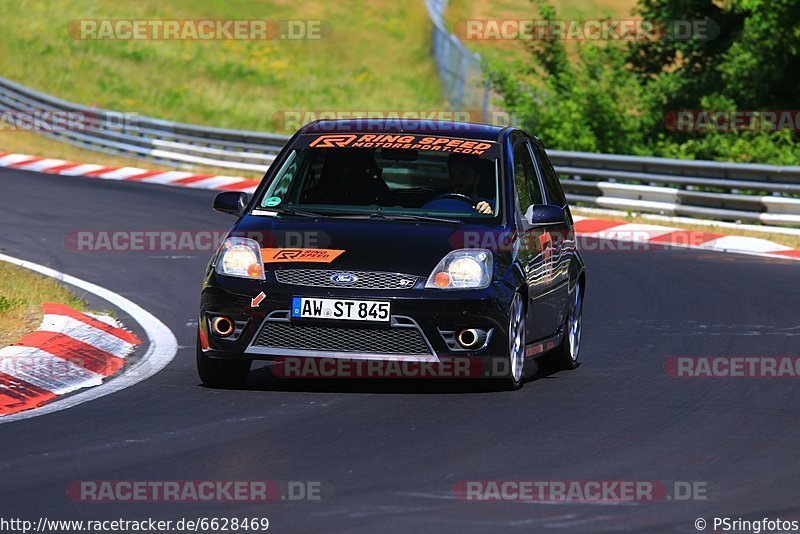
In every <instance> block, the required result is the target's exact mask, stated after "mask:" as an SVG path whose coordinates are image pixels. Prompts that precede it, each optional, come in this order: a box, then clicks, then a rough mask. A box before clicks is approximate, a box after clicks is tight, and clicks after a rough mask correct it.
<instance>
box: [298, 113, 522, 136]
mask: <svg viewBox="0 0 800 534" xmlns="http://www.w3.org/2000/svg"><path fill="white" fill-rule="evenodd" d="M505 130H509V128H507V127H504V126H494V125H491V124H478V123H473V122H458V121H442V120H438V119H425V118H420V119H417V118H414V119H367V118H363V119H358V118H355V119H338V120H324V119H323V120H317V121H314V122H310V123H308V124H306V125H305V126H303V127H302V128H301V129H300V131H299V132H298V133H300V134H307V133H376V134H377V133H409V134H421V135H440V136H442V137H458V138H464V139H480V140H485V141H498V140H499V139H500V136H501V135H502V134H503V133H504V131H505Z"/></svg>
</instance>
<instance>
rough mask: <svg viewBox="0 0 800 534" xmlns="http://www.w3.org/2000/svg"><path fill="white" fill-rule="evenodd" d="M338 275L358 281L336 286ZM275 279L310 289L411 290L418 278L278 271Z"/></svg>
mask: <svg viewBox="0 0 800 534" xmlns="http://www.w3.org/2000/svg"><path fill="white" fill-rule="evenodd" d="M336 274H351V275H355V276H356V277H357V278H358V280H356V281H355V282H353V283H350V284H336V283H334V282H333V281H332V280H331V277H332V276H334V275H336ZM275 278H276V279H277V280H278V282H280V283H281V284H290V285H296V286H308V287H351V288H355V289H411V288H412V287H414V285H415V284H416V283H417V280H418V279H419V277H418V276H415V275H410V274H401V273H385V272H380V271H337V270H334V269H278V270H276V271H275Z"/></svg>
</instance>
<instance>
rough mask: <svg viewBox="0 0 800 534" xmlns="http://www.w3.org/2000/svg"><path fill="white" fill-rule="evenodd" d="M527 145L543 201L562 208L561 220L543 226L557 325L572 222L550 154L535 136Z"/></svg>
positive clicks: (565, 290) (563, 305)
mask: <svg viewBox="0 0 800 534" xmlns="http://www.w3.org/2000/svg"><path fill="white" fill-rule="evenodd" d="M528 146H529V147H530V149H531V152H532V155H533V161H534V164H535V166H536V171H537V174H538V176H539V179H540V180H541V182H542V186H543V188H542V192H543V193H544V195H543V196H544V202H545V203H546V204H550V205H553V206H558V207H560V208H561V209H563V210H564V221H563V222H561V223H559V224H557V225H553V226H549V227H548V228H546V230H545V231H546V232H547V233H548V234H549V237H548V238H547V241H549V242H550V245H551V247H552V248H551V258H550V259H551V267H552V279H551V287H552V291H553V292H554V293H553V301H554V302H555V303H556V305H557V306H558V307H559V310H560V313H559V315H558V319H557V327H556V328H558V327H560V326H561V325H562V324H564V321H565V320H566V312H567V306H568V303H569V267H570V261H571V258H572V251H573V250H574V248H575V234H574V228H573V225H572V215H571V214H570V212H569V206H568V205H567V198H566V196H565V195H564V191H563V189H562V188H561V183H560V182H559V181H558V175H557V174H556V171H555V169H553V165H552V164H551V163H550V158H548V157H547V154H546V153H545V151H544V147H543V146H542V144H541V142H540V141H539V140H538V139H534V140H532V141H531V142H530V143H529V144H528Z"/></svg>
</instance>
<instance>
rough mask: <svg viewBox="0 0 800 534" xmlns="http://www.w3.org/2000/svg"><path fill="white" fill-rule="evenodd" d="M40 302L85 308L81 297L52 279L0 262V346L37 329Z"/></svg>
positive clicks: (39, 319) (40, 310)
mask: <svg viewBox="0 0 800 534" xmlns="http://www.w3.org/2000/svg"><path fill="white" fill-rule="evenodd" d="M43 302H58V303H61V304H66V305H68V306H72V307H73V308H76V309H78V310H85V309H86V303H85V302H84V301H83V300H81V299H80V298H78V297H77V296H75V295H74V294H73V293H72V292H70V291H69V290H68V289H67V288H65V287H64V286H62V285H60V284H59V283H57V282H55V281H54V280H53V279H51V278H47V277H45V276H42V275H40V274H36V273H34V272H32V271H29V270H28V269H23V268H22V267H17V266H16V265H12V264H10V263H6V262H0V347H4V346H6V345H8V344H9V343H14V342H16V341H18V340H19V339H20V338H22V336H24V335H25V334H27V333H28V332H32V331H33V330H36V328H37V327H38V326H39V325H40V324H41V322H42V308H41V304H42V303H43Z"/></svg>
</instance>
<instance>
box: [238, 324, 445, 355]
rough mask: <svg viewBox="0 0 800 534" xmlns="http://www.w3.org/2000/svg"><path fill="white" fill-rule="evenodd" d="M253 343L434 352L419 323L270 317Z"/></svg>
mask: <svg viewBox="0 0 800 534" xmlns="http://www.w3.org/2000/svg"><path fill="white" fill-rule="evenodd" d="M253 345H254V346H256V347H270V348H277V349H294V350H319V351H334V352H353V353H369V354H430V353H431V352H430V349H429V348H428V344H427V343H426V342H425V338H424V336H423V334H422V332H420V330H419V327H417V326H413V327H403V328H398V327H392V328H371V327H364V326H358V327H354V328H341V327H332V326H305V325H297V324H291V323H289V322H285V321H278V322H271V321H267V322H266V323H264V326H263V327H262V328H261V332H259V333H258V337H256V339H255V341H254V342H253Z"/></svg>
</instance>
